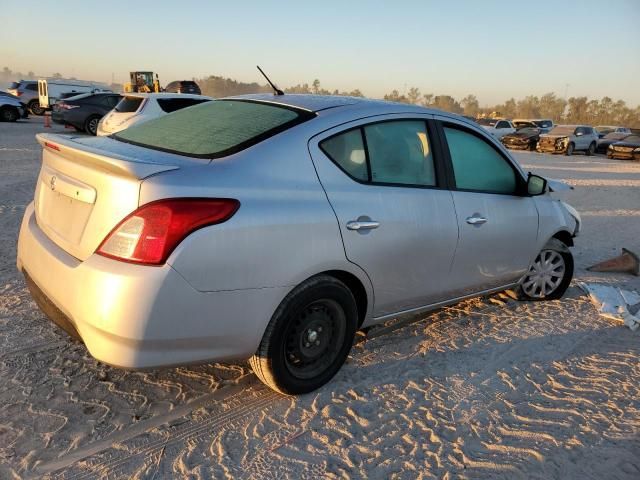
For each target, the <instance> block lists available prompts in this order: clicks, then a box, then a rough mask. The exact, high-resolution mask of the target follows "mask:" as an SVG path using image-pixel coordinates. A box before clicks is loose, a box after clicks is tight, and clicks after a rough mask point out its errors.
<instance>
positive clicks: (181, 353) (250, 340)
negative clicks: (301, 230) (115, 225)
mask: <svg viewBox="0 0 640 480" xmlns="http://www.w3.org/2000/svg"><path fill="white" fill-rule="evenodd" d="M17 266H18V269H19V270H21V271H22V272H24V273H25V277H26V278H27V282H28V284H29V287H30V290H31V291H32V292H33V296H34V299H35V300H36V301H37V303H38V304H39V305H40V306H41V308H42V310H43V311H44V312H45V313H46V314H47V315H48V316H49V317H50V318H51V319H52V320H53V321H54V322H55V323H57V324H58V325H60V326H61V327H62V328H64V329H65V330H66V331H67V332H68V333H70V334H71V335H72V336H77V338H79V339H81V340H82V341H83V342H84V343H85V344H86V346H87V348H88V350H89V352H90V353H91V355H93V356H94V357H95V358H96V359H98V360H100V361H102V362H104V363H107V364H110V365H114V366H117V367H122V368H133V369H137V368H152V367H160V366H172V365H180V364H190V363H199V362H206V361H217V360H231V359H240V358H247V357H249V356H251V355H252V354H253V353H254V352H255V351H256V349H257V347H258V344H259V342H260V339H261V338H262V334H263V333H264V329H265V328H266V325H267V323H268V322H269V319H270V317H271V315H272V313H273V312H274V311H275V309H276V308H277V306H278V304H279V303H280V301H281V300H282V298H284V296H285V295H286V294H287V292H288V290H289V289H288V288H287V287H278V288H262V289H247V290H233V291H219V292H200V291H197V290H195V289H194V288H193V287H191V285H189V284H188V283H187V282H186V281H185V280H184V279H183V277H182V276H181V275H180V274H179V273H177V272H176V271H175V270H174V269H173V268H171V267H170V266H169V265H163V266H161V267H147V266H141V265H134V264H128V263H123V262H117V261H114V260H110V259H107V258H104V257H101V256H99V255H92V256H91V257H89V258H88V259H87V260H85V261H83V262H81V261H79V260H77V259H76V258H74V257H72V256H70V255H69V254H67V253H66V252H65V251H63V250H62V249H60V248H59V247H58V246H57V245H56V244H54V243H53V242H52V241H51V240H50V239H49V238H48V237H47V236H46V235H45V234H44V233H43V232H42V231H41V230H40V228H39V227H38V225H37V222H36V220H35V214H34V209H33V204H31V205H29V207H28V208H27V210H26V212H25V216H24V219H23V221H22V226H21V229H20V238H19V240H18V259H17ZM76 334H77V335H76Z"/></svg>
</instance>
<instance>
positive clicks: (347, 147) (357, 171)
mask: <svg viewBox="0 0 640 480" xmlns="http://www.w3.org/2000/svg"><path fill="white" fill-rule="evenodd" d="M320 148H322V150H323V151H324V153H325V154H327V155H328V156H329V158H331V159H332V160H333V161H334V162H335V163H336V164H337V165H338V166H339V167H340V168H342V169H343V170H344V171H345V172H346V173H347V174H348V175H350V176H352V177H353V178H355V179H357V180H360V181H363V182H366V181H367V180H369V172H368V170H367V157H366V154H365V152H364V142H363V141H362V130H360V129H359V128H357V129H355V130H350V131H348V132H346V133H343V134H341V135H336V136H335V137H331V138H329V139H327V140H325V141H324V142H322V144H321V146H320Z"/></svg>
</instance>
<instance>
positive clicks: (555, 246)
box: [516, 238, 573, 301]
mask: <svg viewBox="0 0 640 480" xmlns="http://www.w3.org/2000/svg"><path fill="white" fill-rule="evenodd" d="M545 252H553V254H554V255H557V256H558V257H556V258H561V259H562V263H563V265H562V266H563V268H564V270H563V271H562V275H561V276H560V277H556V278H559V280H560V281H559V283H558V285H557V286H556V287H555V288H553V290H551V291H549V292H544V291H543V290H542V288H540V291H539V292H538V291H537V290H538V289H537V288H535V289H534V291H533V292H532V291H531V287H529V288H527V284H528V281H530V280H531V279H532V277H531V275H532V273H533V270H534V265H535V264H536V262H538V261H539V260H541V258H542V257H543V256H544V255H545ZM557 268H558V267H557V266H556V267H553V268H552V266H550V267H549V270H548V271H549V273H550V275H551V274H552V272H553V271H554V270H555V269H557ZM572 278H573V255H572V254H571V251H570V250H569V247H567V245H565V244H564V243H563V242H561V241H560V240H558V239H556V238H552V239H551V240H549V241H548V242H547V244H546V245H545V246H544V248H543V249H542V251H541V252H540V253H539V254H538V256H537V257H536V258H535V260H534V264H533V265H531V267H530V269H529V272H528V273H527V275H526V276H525V277H524V278H523V279H522V281H521V282H520V285H519V286H518V288H517V289H516V293H517V294H518V299H519V300H523V301H542V300H557V299H558V298H561V297H562V296H563V295H564V292H566V291H567V288H569V284H570V283H571V279H572ZM550 280H552V278H550Z"/></svg>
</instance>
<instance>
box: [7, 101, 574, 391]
mask: <svg viewBox="0 0 640 480" xmlns="http://www.w3.org/2000/svg"><path fill="white" fill-rule="evenodd" d="M38 141H39V142H40V144H41V145H42V147H43V157H42V168H41V171H40V175H39V178H38V181H37V187H36V193H35V201H34V202H32V203H31V204H30V205H29V206H28V207H27V208H26V211H25V214H24V218H23V222H22V226H21V230H20V238H19V242H18V254H17V265H18V268H19V269H20V270H21V271H22V272H23V273H24V275H25V277H26V279H27V284H28V286H29V288H30V290H31V292H32V295H33V297H34V299H35V300H36V302H37V303H38V304H39V305H40V307H41V308H42V309H43V310H44V311H45V312H46V313H47V315H48V316H49V317H50V318H51V319H52V320H54V321H55V322H56V323H57V324H58V325H60V326H61V327H63V328H64V329H65V330H66V331H67V332H69V333H70V334H71V335H73V336H74V337H76V338H79V339H81V340H82V341H83V342H84V343H85V344H86V346H87V348H88V349H89V351H90V353H91V354H92V355H93V356H94V357H96V358H97V359H99V360H100V361H102V362H105V363H108V364H111V365H115V366H119V367H125V368H149V367H160V366H170V365H179V364H190V363H194V362H205V361H214V360H225V361H228V360H234V359H246V358H249V359H250V363H251V365H252V368H253V370H254V371H255V373H256V374H257V376H258V377H259V378H260V379H261V380H262V381H263V382H265V383H266V384H267V385H269V386H270V387H271V388H273V389H275V390H277V391H279V392H283V393H287V394H298V393H304V392H309V391H311V390H314V389H316V388H318V387H320V386H322V385H323V384H325V383H326V382H328V381H329V380H330V379H331V378H332V377H333V376H334V375H335V374H336V373H337V371H338V370H339V369H340V367H341V365H342V364H343V363H344V361H345V359H346V357H347V355H348V353H349V351H350V349H351V346H352V343H353V340H354V335H355V332H356V330H357V329H360V328H363V327H368V326H371V325H374V324H377V323H380V322H384V321H386V320H389V319H393V318H398V317H402V316H405V315H414V314H416V313H419V312H425V311H429V310H433V309H435V308H438V307H441V306H443V305H447V304H451V303H454V302H457V301H460V300H462V299H465V298H469V297H472V296H477V295H482V294H488V293H491V292H496V291H500V290H504V289H507V288H514V289H516V290H517V292H518V294H519V296H520V298H522V299H524V300H544V299H556V298H559V297H560V296H562V294H563V293H564V291H565V290H566V288H567V287H568V285H569V282H570V281H571V278H572V273H573V257H572V255H571V253H570V250H569V247H571V246H572V245H573V238H574V237H575V236H576V235H577V233H578V231H579V229H580V219H579V215H578V213H577V212H576V211H575V210H574V209H573V208H571V207H570V206H568V205H567V204H565V203H563V202H561V201H559V200H556V199H554V198H553V197H552V196H551V195H550V194H549V186H548V182H547V181H546V180H545V179H543V178H541V177H538V176H536V175H532V174H527V173H526V172H524V171H523V170H522V169H521V168H520V166H519V165H518V163H517V162H516V161H515V160H514V159H513V158H512V157H511V156H510V154H509V152H508V151H507V150H506V149H505V148H504V147H503V146H502V145H501V144H500V142H499V141H497V140H496V139H495V138H493V137H492V136H491V135H490V134H488V133H487V132H485V131H484V129H482V128H481V127H480V126H479V125H477V124H476V123H474V122H472V121H469V120H467V119H464V118H463V117H460V116H457V115H453V114H449V113H445V112H441V111H438V110H429V109H425V108H422V107H417V106H412V105H405V104H396V103H389V102H382V101H374V100H366V99H361V98H351V97H332V96H314V95H280V96H273V95H266V94H265V95H250V96H243V97H237V98H227V99H222V100H215V101H211V102H206V103H204V104H200V105H196V106H192V107H189V108H185V109H182V110H179V111H177V112H174V113H171V114H169V115H166V116H163V117H161V118H158V119H156V120H151V121H148V122H145V123H142V124H139V125H134V126H132V127H131V128H128V129H126V130H123V131H120V132H117V133H115V134H113V135H112V136H110V137H96V138H93V137H82V136H73V135H71V136H69V135H64V136H63V135H52V134H40V135H38Z"/></svg>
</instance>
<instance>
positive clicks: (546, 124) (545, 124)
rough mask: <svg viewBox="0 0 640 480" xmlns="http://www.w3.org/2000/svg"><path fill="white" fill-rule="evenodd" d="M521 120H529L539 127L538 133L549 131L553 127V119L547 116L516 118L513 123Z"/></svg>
mask: <svg viewBox="0 0 640 480" xmlns="http://www.w3.org/2000/svg"><path fill="white" fill-rule="evenodd" d="M521 122H530V123H533V124H535V125H536V127H538V128H539V129H540V133H549V131H551V129H552V128H553V126H554V125H553V120H550V119H548V118H516V119H514V120H513V123H514V124H517V123H521Z"/></svg>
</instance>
